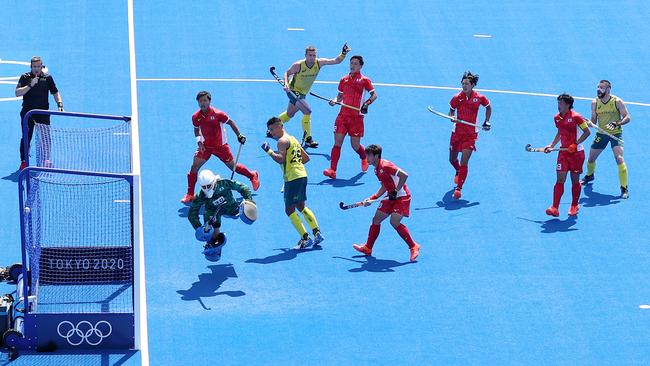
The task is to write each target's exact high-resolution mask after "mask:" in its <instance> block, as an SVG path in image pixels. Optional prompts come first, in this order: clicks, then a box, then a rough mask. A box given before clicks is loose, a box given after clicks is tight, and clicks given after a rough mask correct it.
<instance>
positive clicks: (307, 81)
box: [278, 43, 350, 148]
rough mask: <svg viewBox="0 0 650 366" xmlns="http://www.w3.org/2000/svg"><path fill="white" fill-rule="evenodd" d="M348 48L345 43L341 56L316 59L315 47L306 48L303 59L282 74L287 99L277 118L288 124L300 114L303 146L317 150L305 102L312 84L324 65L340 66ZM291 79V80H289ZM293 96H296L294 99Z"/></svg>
mask: <svg viewBox="0 0 650 366" xmlns="http://www.w3.org/2000/svg"><path fill="white" fill-rule="evenodd" d="M349 50H350V48H349V47H348V45H347V43H346V44H344V45H343V48H342V49H341V54H340V55H338V56H337V57H336V58H317V57H316V47H314V46H308V47H307V48H306V49H305V58H304V59H302V60H298V61H296V62H294V63H293V65H291V67H290V68H289V69H288V70H287V71H286V72H285V73H284V91H286V92H287V96H288V97H289V105H287V110H286V111H284V112H282V113H280V115H279V116H278V118H280V120H282V122H288V121H289V120H290V119H291V118H293V116H294V115H295V114H296V112H297V111H301V112H302V129H303V146H305V147H311V148H317V147H318V142H316V141H314V139H313V138H312V136H311V108H310V107H309V104H308V103H307V101H306V100H305V97H306V96H307V94H308V93H309V89H311V86H312V84H314V81H316V77H317V76H318V72H319V71H320V68H321V67H323V66H326V65H337V64H340V63H341V62H342V61H343V60H344V59H345V55H346V54H347V53H348V51H349ZM289 77H291V80H289ZM295 96H298V99H296V97H295Z"/></svg>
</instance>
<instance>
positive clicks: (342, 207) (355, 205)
mask: <svg viewBox="0 0 650 366" xmlns="http://www.w3.org/2000/svg"><path fill="white" fill-rule="evenodd" d="M375 201H376V200H367V201H360V202H355V203H350V204H348V205H346V204H345V203H343V202H339V208H340V209H341V210H349V209H351V208H355V207H361V206H365V205H366V202H370V203H371V204H372V203H373V202H375Z"/></svg>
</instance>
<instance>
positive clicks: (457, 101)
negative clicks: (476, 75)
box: [449, 90, 490, 134]
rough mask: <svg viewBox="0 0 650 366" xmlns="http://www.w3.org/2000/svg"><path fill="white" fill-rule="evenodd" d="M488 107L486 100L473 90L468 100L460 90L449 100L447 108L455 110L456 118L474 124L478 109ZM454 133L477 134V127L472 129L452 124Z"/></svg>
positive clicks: (488, 102) (488, 103)
mask: <svg viewBox="0 0 650 366" xmlns="http://www.w3.org/2000/svg"><path fill="white" fill-rule="evenodd" d="M489 105H490V101H489V100H488V98H486V97H485V96H484V95H482V94H479V93H477V92H475V91H473V90H472V94H470V96H469V98H468V97H467V95H465V93H464V92H463V91H462V90H461V91H460V93H458V94H456V95H454V96H453V98H451V101H449V106H451V109H455V110H456V118H458V119H462V120H463V121H466V122H471V123H476V116H477V115H478V107H479V106H483V107H487V106H489ZM454 132H456V133H460V134H465V133H467V134H469V133H476V132H478V125H477V127H472V126H468V125H465V124H460V123H454Z"/></svg>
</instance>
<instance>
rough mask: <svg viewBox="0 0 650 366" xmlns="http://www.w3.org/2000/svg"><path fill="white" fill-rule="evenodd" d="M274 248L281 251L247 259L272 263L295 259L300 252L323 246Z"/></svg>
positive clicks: (247, 261)
mask: <svg viewBox="0 0 650 366" xmlns="http://www.w3.org/2000/svg"><path fill="white" fill-rule="evenodd" d="M273 250H278V251H280V252H279V253H277V254H273V255H270V256H268V257H265V258H251V259H248V260H246V263H257V264H272V263H277V262H284V261H290V260H292V259H295V258H296V257H297V256H298V254H300V253H309V252H314V251H318V250H323V247H321V246H320V245H315V246H313V247H311V248H309V249H293V248H276V249H273Z"/></svg>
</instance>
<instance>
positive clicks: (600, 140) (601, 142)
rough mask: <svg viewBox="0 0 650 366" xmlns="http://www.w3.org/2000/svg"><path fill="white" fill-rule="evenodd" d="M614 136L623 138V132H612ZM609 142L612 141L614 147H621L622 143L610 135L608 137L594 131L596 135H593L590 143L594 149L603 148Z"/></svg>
mask: <svg viewBox="0 0 650 366" xmlns="http://www.w3.org/2000/svg"><path fill="white" fill-rule="evenodd" d="M614 136H616V137H618V138H619V139H623V133H622V132H621V133H617V134H614ZM610 142H611V143H612V147H614V146H620V147H623V144H622V143H620V142H618V141H616V140H614V139H613V138H611V137H609V136H607V135H605V134H602V133H599V132H596V137H594V142H593V143H592V144H591V148H592V149H595V150H603V149H604V148H606V147H607V144H608V143H610Z"/></svg>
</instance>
